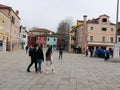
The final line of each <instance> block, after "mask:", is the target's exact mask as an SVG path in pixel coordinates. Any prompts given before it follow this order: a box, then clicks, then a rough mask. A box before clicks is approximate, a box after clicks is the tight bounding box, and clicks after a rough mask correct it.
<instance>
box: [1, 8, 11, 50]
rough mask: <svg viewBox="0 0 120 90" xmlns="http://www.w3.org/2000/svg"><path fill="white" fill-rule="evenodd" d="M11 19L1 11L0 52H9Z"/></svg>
mask: <svg viewBox="0 0 120 90" xmlns="http://www.w3.org/2000/svg"><path fill="white" fill-rule="evenodd" d="M9 43H10V18H9V17H8V16H7V15H5V14H4V13H3V12H2V11H1V10H0V52H1V51H9V49H10V47H9Z"/></svg>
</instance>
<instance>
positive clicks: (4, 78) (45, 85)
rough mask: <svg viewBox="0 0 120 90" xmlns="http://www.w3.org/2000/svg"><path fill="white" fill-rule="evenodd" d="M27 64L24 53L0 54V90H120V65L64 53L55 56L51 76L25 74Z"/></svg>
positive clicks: (33, 73)
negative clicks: (60, 56)
mask: <svg viewBox="0 0 120 90" xmlns="http://www.w3.org/2000/svg"><path fill="white" fill-rule="evenodd" d="M29 63H30V58H29V56H28V55H27V54H26V53H25V51H17V52H11V53H9V52H7V53H0V90H120V63H115V62H105V61H104V60H103V59H100V58H90V57H85V55H80V54H73V53H67V52H65V53H64V56H63V60H58V52H54V68H55V71H56V72H55V73H54V74H51V73H50V74H45V73H44V72H43V73H42V74H38V73H35V72H34V71H35V70H34V66H32V67H31V72H30V73H28V72H26V68H27V66H28V64H29ZM43 71H45V62H43Z"/></svg>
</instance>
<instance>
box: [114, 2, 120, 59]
mask: <svg viewBox="0 0 120 90" xmlns="http://www.w3.org/2000/svg"><path fill="white" fill-rule="evenodd" d="M118 14H119V0H117V11H116V35H115V36H116V37H115V45H114V52H113V60H119V58H120V57H119V46H118V45H117V36H118Z"/></svg>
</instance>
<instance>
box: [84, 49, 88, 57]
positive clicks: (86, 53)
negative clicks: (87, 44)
mask: <svg viewBox="0 0 120 90" xmlns="http://www.w3.org/2000/svg"><path fill="white" fill-rule="evenodd" d="M88 52H89V50H88V49H87V50H86V51H85V55H86V57H87V56H88Z"/></svg>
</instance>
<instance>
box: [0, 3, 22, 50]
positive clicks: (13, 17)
mask: <svg viewBox="0 0 120 90" xmlns="http://www.w3.org/2000/svg"><path fill="white" fill-rule="evenodd" d="M0 10H1V11H2V12H3V13H4V14H5V15H7V16H8V17H9V18H10V21H11V23H10V51H14V50H18V49H19V42H20V41H19V27H20V17H19V16H18V14H19V11H16V12H15V11H14V10H13V9H12V8H11V7H9V6H5V5H1V4H0Z"/></svg>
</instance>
